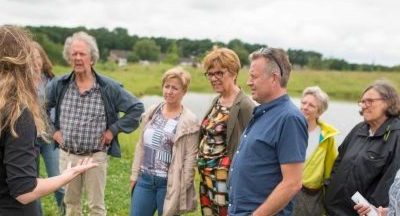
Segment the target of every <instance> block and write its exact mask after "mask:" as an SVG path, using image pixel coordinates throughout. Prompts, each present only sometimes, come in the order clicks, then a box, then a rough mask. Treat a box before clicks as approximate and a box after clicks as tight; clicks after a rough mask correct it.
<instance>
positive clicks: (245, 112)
mask: <svg viewBox="0 0 400 216" xmlns="http://www.w3.org/2000/svg"><path fill="white" fill-rule="evenodd" d="M246 97H247V96H246ZM254 107H255V104H254V102H253V101H252V100H251V99H250V98H248V97H247V98H246V99H244V100H243V102H242V104H241V107H240V110H239V112H240V117H241V118H240V124H241V125H240V126H241V127H242V129H243V130H244V129H245V128H246V127H247V125H248V124H249V121H250V119H251V117H252V116H253V109H254Z"/></svg>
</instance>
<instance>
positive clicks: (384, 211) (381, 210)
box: [378, 206, 389, 216]
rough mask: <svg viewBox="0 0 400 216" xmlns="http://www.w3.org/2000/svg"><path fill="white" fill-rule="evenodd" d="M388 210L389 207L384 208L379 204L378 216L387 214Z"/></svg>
mask: <svg viewBox="0 0 400 216" xmlns="http://www.w3.org/2000/svg"><path fill="white" fill-rule="evenodd" d="M388 212H389V208H383V207H382V206H379V208H378V216H387V215H388Z"/></svg>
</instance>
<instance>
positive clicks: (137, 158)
mask: <svg viewBox="0 0 400 216" xmlns="http://www.w3.org/2000/svg"><path fill="white" fill-rule="evenodd" d="M142 115H143V117H142V119H143V121H142V122H141V125H140V136H139V139H138V142H137V143H136V145H135V152H134V156H133V161H132V168H131V176H130V180H131V181H136V180H137V178H138V176H139V171H140V163H141V161H142V158H143V155H144V152H143V142H142V137H143V130H144V128H145V125H146V124H147V122H148V114H147V113H143V114H142Z"/></svg>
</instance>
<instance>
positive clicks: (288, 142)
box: [229, 95, 308, 216]
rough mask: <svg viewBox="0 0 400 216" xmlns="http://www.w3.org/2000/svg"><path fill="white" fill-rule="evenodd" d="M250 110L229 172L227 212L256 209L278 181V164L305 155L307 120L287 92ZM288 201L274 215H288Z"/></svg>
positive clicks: (237, 213)
mask: <svg viewBox="0 0 400 216" xmlns="http://www.w3.org/2000/svg"><path fill="white" fill-rule="evenodd" d="M253 114H254V115H253V118H252V119H251V121H250V123H249V125H248V126H247V128H246V130H245V131H244V133H243V134H242V137H241V139H240V141H241V142H240V145H239V148H238V151H237V152H236V154H235V155H234V158H233V161H232V166H231V169H230V173H229V179H230V191H229V203H230V205H229V215H235V216H239V215H248V214H250V213H251V212H253V211H254V210H256V209H257V208H258V207H259V206H260V205H261V204H262V203H263V202H264V201H265V200H266V199H267V197H268V196H269V195H270V194H271V192H272V191H273V190H274V188H275V187H276V186H277V185H278V184H279V182H280V181H282V173H281V169H280V165H281V164H287V163H297V162H304V158H305V153H306V147H307V140H308V132H307V122H306V120H305V118H304V116H303V115H302V114H301V112H300V111H299V109H298V108H297V107H296V106H295V105H294V104H293V103H292V102H291V101H290V98H289V97H288V96H287V95H283V96H281V97H279V98H277V99H275V100H274V101H272V102H269V103H265V104H261V105H260V106H258V107H256V108H255V109H254V112H253ZM292 205H293V204H292V202H290V203H289V204H288V205H287V206H286V207H285V208H284V209H283V210H282V211H281V212H280V213H279V214H278V215H291V211H292V208H293V207H292Z"/></svg>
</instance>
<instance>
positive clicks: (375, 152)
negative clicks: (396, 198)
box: [325, 117, 400, 216]
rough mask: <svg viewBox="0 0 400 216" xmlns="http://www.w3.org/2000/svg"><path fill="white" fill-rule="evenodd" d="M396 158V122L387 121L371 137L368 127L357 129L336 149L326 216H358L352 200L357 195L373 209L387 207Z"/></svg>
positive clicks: (399, 133)
mask: <svg viewBox="0 0 400 216" xmlns="http://www.w3.org/2000/svg"><path fill="white" fill-rule="evenodd" d="M399 158H400V119H399V118H394V117H393V118H389V119H387V120H386V121H385V122H384V123H383V124H382V125H381V126H380V127H379V129H378V130H377V131H376V133H375V134H374V135H373V136H370V135H369V125H368V124H367V123H365V122H362V123H360V124H358V125H356V126H355V127H354V128H353V130H352V131H351V132H350V133H349V135H347V137H346V138H345V140H344V141H343V144H342V145H341V146H340V147H339V156H338V158H337V159H336V161H335V165H334V168H333V171H332V176H331V181H330V184H329V185H328V188H327V192H326V197H325V205H326V209H327V213H328V215H330V216H332V215H340V216H342V215H358V214H357V212H356V211H355V210H354V209H353V207H354V205H355V204H354V202H353V201H352V200H351V196H352V195H353V194H354V193H355V192H356V191H359V192H360V193H361V194H362V195H363V196H364V197H365V198H366V199H367V200H368V201H369V202H370V203H371V204H372V205H374V206H383V207H386V206H388V204H389V196H388V192H389V187H390V185H391V184H392V182H393V180H394V177H395V175H396V172H397V170H398V169H399V168H400V160H399Z"/></svg>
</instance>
